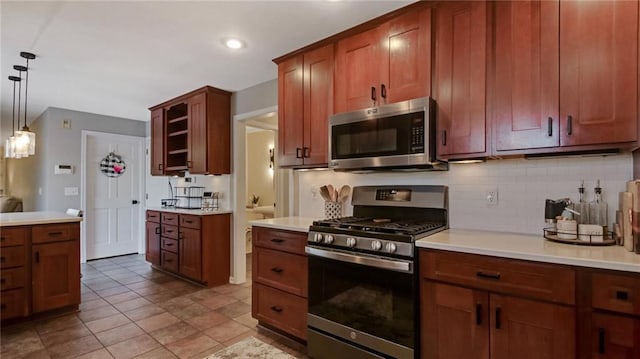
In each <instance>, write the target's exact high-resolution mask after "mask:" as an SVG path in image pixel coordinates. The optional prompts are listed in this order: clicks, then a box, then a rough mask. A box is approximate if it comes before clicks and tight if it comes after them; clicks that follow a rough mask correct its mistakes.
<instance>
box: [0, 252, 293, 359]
mask: <svg viewBox="0 0 640 359" xmlns="http://www.w3.org/2000/svg"><path fill="white" fill-rule="evenodd" d="M247 259H248V260H247V263H249V266H248V271H247V272H248V275H247V276H248V281H247V282H246V283H244V284H241V285H233V284H226V285H222V286H219V287H215V288H202V287H199V286H196V285H193V284H190V283H188V282H185V281H182V280H179V279H176V278H174V277H172V276H169V275H167V274H164V273H161V272H159V271H156V270H153V269H151V267H150V266H149V263H147V262H145V260H144V256H142V255H128V256H122V257H115V258H108V259H100V260H96V261H90V262H88V263H86V264H83V265H82V268H81V269H82V274H83V276H82V304H80V311H79V312H77V313H72V314H67V315H64V316H60V317H56V318H50V319H44V320H39V321H31V322H27V323H22V324H17V325H13V326H7V327H2V328H1V329H0V331H1V333H0V339H1V344H0V347H1V353H0V356H1V357H2V358H3V359H9V358H34V359H35V358H153V359H162V358H204V357H206V356H207V355H209V354H212V353H214V352H216V351H218V350H220V349H223V348H224V347H226V346H229V345H232V344H234V343H236V342H238V341H240V340H242V339H244V338H246V337H248V336H254V337H256V338H258V339H260V340H262V341H264V342H267V343H270V344H272V345H273V346H275V347H278V348H280V349H281V350H284V351H285V352H287V353H289V354H291V355H293V356H295V357H297V358H306V355H305V354H304V353H305V348H304V346H302V345H300V344H298V343H296V342H293V341H291V340H288V339H286V338H283V337H280V336H278V335H275V334H273V333H271V332H269V331H265V330H262V329H258V328H257V327H256V324H257V321H256V320H255V319H253V318H252V317H251V267H250V263H251V260H250V257H249V258H247Z"/></svg>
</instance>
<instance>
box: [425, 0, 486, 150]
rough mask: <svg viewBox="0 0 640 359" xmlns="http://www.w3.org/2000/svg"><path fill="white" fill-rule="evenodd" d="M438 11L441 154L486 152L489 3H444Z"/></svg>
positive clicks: (437, 92)
mask: <svg viewBox="0 0 640 359" xmlns="http://www.w3.org/2000/svg"><path fill="white" fill-rule="evenodd" d="M435 12H436V15H435V19H436V20H435V30H434V31H435V39H436V40H435V41H436V43H435V64H434V71H433V73H434V77H433V89H434V90H433V92H434V95H433V97H434V99H435V101H436V103H437V113H438V115H437V116H438V123H437V134H438V135H437V143H438V146H437V153H438V156H439V157H440V158H445V159H447V158H452V159H453V158H472V157H478V156H483V155H486V154H487V151H488V148H487V119H486V73H487V48H488V46H487V43H488V39H489V37H488V36H487V35H488V33H487V27H488V24H489V22H488V5H487V2H485V1H455V2H443V3H441V4H439V5H438V6H437V7H436V8H435Z"/></svg>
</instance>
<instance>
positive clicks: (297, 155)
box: [296, 147, 303, 158]
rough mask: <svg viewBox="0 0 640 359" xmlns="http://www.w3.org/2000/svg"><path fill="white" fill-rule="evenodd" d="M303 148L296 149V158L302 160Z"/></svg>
mask: <svg viewBox="0 0 640 359" xmlns="http://www.w3.org/2000/svg"><path fill="white" fill-rule="evenodd" d="M302 155H303V153H302V148H301V147H297V148H296V158H302Z"/></svg>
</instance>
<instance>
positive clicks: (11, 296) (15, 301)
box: [0, 289, 27, 319]
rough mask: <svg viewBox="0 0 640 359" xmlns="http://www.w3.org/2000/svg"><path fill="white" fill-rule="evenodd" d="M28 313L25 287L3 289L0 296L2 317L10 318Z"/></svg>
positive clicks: (0, 314) (0, 316) (0, 313)
mask: <svg viewBox="0 0 640 359" xmlns="http://www.w3.org/2000/svg"><path fill="white" fill-rule="evenodd" d="M26 315H27V301H26V300H25V296H24V289H14V290H8V291H3V292H2V296H0V318H1V319H10V318H17V317H24V316H26Z"/></svg>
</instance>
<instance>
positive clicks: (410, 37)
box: [334, 7, 431, 113]
mask: <svg viewBox="0 0 640 359" xmlns="http://www.w3.org/2000/svg"><path fill="white" fill-rule="evenodd" d="M335 64H336V77H335V97H334V99H335V112H336V113H340V112H347V111H353V110H358V109H363V108H366V107H371V106H379V105H382V104H386V103H393V102H398V101H404V100H409V99H412V98H418V97H425V96H429V95H430V94H431V9H430V8H426V7H420V8H417V9H413V11H408V12H406V13H404V14H401V15H399V16H396V17H394V18H392V19H391V20H389V21H387V22H384V23H382V24H381V25H379V26H378V27H376V28H373V29H371V30H368V31H364V32H361V33H358V34H356V35H353V36H350V37H347V38H344V39H342V40H340V41H338V44H337V46H336V59H335Z"/></svg>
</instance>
